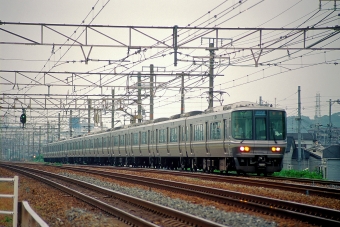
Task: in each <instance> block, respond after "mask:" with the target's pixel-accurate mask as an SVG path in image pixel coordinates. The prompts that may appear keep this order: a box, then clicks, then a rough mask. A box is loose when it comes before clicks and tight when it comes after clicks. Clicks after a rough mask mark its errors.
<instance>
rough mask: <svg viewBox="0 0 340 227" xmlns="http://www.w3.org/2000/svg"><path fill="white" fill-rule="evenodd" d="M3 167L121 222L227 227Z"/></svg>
mask: <svg viewBox="0 0 340 227" xmlns="http://www.w3.org/2000/svg"><path fill="white" fill-rule="evenodd" d="M2 164H3V163H2ZM2 166H3V167H6V168H8V169H10V170H12V171H15V172H19V173H21V174H24V175H26V176H29V177H31V178H34V179H36V180H38V181H41V182H43V183H45V184H48V185H50V186H52V187H54V188H56V189H59V190H61V191H63V192H65V193H67V194H69V195H71V196H74V197H76V198H78V199H80V200H82V201H84V202H86V203H88V204H90V205H92V206H94V207H97V208H99V209H101V210H103V211H105V212H106V213H108V214H111V215H113V216H116V217H118V219H119V220H122V221H123V222H125V223H127V224H130V225H132V226H148V227H149V226H152V227H155V226H159V225H156V224H154V223H158V222H159V220H162V223H160V225H161V226H178V227H181V226H183V227H184V226H216V227H221V226H224V225H220V224H218V223H214V222H211V221H208V220H205V219H202V218H199V217H195V216H193V215H190V214H186V213H183V212H179V211H177V210H174V209H171V208H167V207H164V206H160V205H158V204H155V203H151V202H148V201H145V200H141V199H138V198H135V197H131V196H127V195H124V194H122V193H119V192H115V191H112V190H109V189H106V188H103V187H99V186H96V185H93V184H89V183H86V182H83V181H79V180H75V179H71V178H68V177H64V176H61V175H58V174H54V173H50V172H46V171H41V170H37V169H34V168H27V167H23V166H18V165H15V166H14V165H10V164H3V165H2ZM65 182H66V183H65ZM65 185H66V186H65ZM118 203H120V204H123V208H116V207H115V206H116V205H117V204H118ZM131 210H134V213H136V214H138V215H132V214H131V212H130V211H131ZM141 213H143V215H142V216H143V217H147V220H146V219H142V218H140V217H139V216H140V214H141Z"/></svg>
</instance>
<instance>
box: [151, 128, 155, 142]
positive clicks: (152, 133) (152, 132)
mask: <svg viewBox="0 0 340 227" xmlns="http://www.w3.org/2000/svg"><path fill="white" fill-rule="evenodd" d="M150 133H151V135H150V143H151V144H154V143H155V131H154V130H152V131H151V132H150Z"/></svg>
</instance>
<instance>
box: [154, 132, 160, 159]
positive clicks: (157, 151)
mask: <svg viewBox="0 0 340 227" xmlns="http://www.w3.org/2000/svg"><path fill="white" fill-rule="evenodd" d="M155 139H156V153H157V154H159V151H158V129H156V137H155Z"/></svg>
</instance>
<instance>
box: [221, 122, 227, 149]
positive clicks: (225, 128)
mask: <svg viewBox="0 0 340 227" xmlns="http://www.w3.org/2000/svg"><path fill="white" fill-rule="evenodd" d="M222 127H223V150H224V154H227V147H226V143H227V141H226V139H227V136H228V132H227V119H223V126H222Z"/></svg>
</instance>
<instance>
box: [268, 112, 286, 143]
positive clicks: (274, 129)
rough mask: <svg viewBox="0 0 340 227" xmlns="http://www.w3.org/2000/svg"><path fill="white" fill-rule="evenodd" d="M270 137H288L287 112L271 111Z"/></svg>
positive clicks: (278, 138) (272, 138)
mask: <svg viewBox="0 0 340 227" xmlns="http://www.w3.org/2000/svg"><path fill="white" fill-rule="evenodd" d="M269 124H270V125H269V139H270V140H275V141H276V140H283V139H285V138H286V113H285V112H283V111H269Z"/></svg>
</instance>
